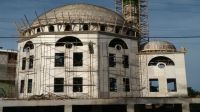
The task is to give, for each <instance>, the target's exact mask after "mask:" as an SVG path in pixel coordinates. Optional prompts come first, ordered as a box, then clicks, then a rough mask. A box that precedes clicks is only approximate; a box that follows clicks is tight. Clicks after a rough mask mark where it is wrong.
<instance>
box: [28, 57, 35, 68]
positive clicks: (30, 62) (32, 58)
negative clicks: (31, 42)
mask: <svg viewBox="0 0 200 112" xmlns="http://www.w3.org/2000/svg"><path fill="white" fill-rule="evenodd" d="M33 62H34V56H33V55H31V56H29V64H28V68H29V69H32V68H33Z"/></svg>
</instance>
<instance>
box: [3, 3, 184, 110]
mask: <svg viewBox="0 0 200 112" xmlns="http://www.w3.org/2000/svg"><path fill="white" fill-rule="evenodd" d="M134 3H135V2H134ZM124 7H125V9H127V10H129V8H130V7H129V5H124ZM136 8H137V7H136ZM131 10H135V11H136V9H134V8H132V9H131ZM136 13H137V12H136ZM138 21H139V18H138V17H136V16H135V15H134V16H133V15H131V16H130V15H129V14H128V12H127V13H125V15H124V16H122V15H120V14H118V13H116V12H114V11H112V10H109V9H106V8H103V7H99V6H96V5H89V4H70V5H64V6H61V7H57V8H54V9H52V10H49V11H47V12H44V13H43V14H41V15H39V16H38V15H37V14H36V18H35V20H33V21H32V23H31V24H30V27H24V28H20V37H19V41H18V65H17V77H16V84H17V90H18V91H17V94H18V99H21V100H19V101H24V100H26V99H29V100H30V102H35V100H36V102H40V101H41V102H40V103H39V104H36V105H37V106H40V105H41V106H44V105H45V106H50V107H51V106H53V105H54V106H55V105H64V106H65V107H64V111H65V112H72V111H73V112H79V111H78V110H79V109H81V110H83V111H84V112H85V110H84V109H86V108H90V110H87V111H89V112H93V111H94V112H97V111H98V112H104V111H105V110H108V111H115V112H118V111H119V112H122V111H126V110H127V112H134V104H137V101H138V102H139V99H140V98H141V99H143V98H144V99H145V98H149V99H151V98H155V97H157V98H158V100H159V98H160V100H159V101H161V102H159V101H158V102H156V101H155V102H154V103H156V104H159V103H163V102H162V101H164V100H162V98H165V97H166V98H170V97H172V98H173V97H185V96H187V83H186V72H185V59H184V54H185V50H184V49H180V50H177V49H176V47H175V46H174V45H173V44H172V43H170V42H167V41H146V42H145V43H140V42H138V41H140V32H139V30H138V29H137V25H138V24H136V23H138ZM131 98H132V99H131ZM45 99H48V100H50V101H44V102H43V100H45ZM51 99H57V100H58V99H63V101H58V102H56V100H51ZM74 99H77V100H74ZM120 99H121V100H122V101H121V100H120ZM38 100H39V101H38ZM65 100H66V101H67V102H68V103H65ZM118 100H119V101H118ZM125 100H126V101H125ZM70 101H72V102H70ZM142 101H144V102H142ZM142 101H141V102H140V104H145V101H146V100H142ZM151 101H154V100H151ZM30 102H29V103H28V102H27V103H26V101H24V102H21V103H20V104H19V105H20V106H21V107H22V106H23V105H22V104H23V103H24V104H25V103H26V106H27V105H28V106H31V107H30V108H26V109H31V108H33V107H32V106H36V105H34V104H35V103H36V102H35V103H30ZM42 102H43V103H42ZM91 102H93V104H91ZM168 102H169V101H168ZM170 104H171V103H170ZM172 104H173V103H172ZM175 104H177V102H175ZM178 104H179V106H178V107H179V108H182V107H181V103H180V102H178ZM13 105H14V104H13V103H12V106H13ZM19 105H18V106H19ZM66 105H67V106H66ZM78 105H82V106H78ZM84 105H86V106H85V107H84ZM95 105H96V106H95ZM106 105H107V106H108V107H107V106H106ZM109 105H110V106H111V107H109ZM12 106H11V107H12ZM15 106H16V107H17V105H15ZM147 106H148V105H147ZM162 106H163V105H159V106H158V107H162ZM170 106H171V105H170ZM172 106H173V105H172ZM50 107H49V108H50ZM137 107H139V106H137ZM137 107H135V111H136V112H142V111H141V110H140V111H138V109H137ZM144 107H145V106H144ZM38 108H39V107H38ZM95 108H97V109H99V110H95ZM142 108H143V107H142ZM163 108H164V107H163ZM166 108H167V106H166ZM12 109H13V108H10V109H9V108H4V110H5V111H4V112H10V111H11V110H12ZM26 109H25V108H24V110H26ZM112 109H114V110H112ZM140 109H141V108H140ZM61 110H62V109H61ZM48 111H50V110H48ZM51 111H52V112H54V111H53V110H51ZM41 112H42V111H41ZM167 112H168V111H167ZM178 112H179V111H178ZM181 112H182V111H181ZM183 112H187V111H183Z"/></svg>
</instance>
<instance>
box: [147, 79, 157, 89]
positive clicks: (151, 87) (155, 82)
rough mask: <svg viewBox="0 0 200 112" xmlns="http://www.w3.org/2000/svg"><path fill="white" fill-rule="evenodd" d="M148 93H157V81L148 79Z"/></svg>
mask: <svg viewBox="0 0 200 112" xmlns="http://www.w3.org/2000/svg"><path fill="white" fill-rule="evenodd" d="M149 86H150V92H159V84H158V79H149Z"/></svg>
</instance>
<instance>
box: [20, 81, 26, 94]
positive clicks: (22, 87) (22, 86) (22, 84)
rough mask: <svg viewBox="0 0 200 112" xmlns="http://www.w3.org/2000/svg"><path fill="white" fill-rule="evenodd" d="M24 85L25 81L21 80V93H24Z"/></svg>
mask: <svg viewBox="0 0 200 112" xmlns="http://www.w3.org/2000/svg"><path fill="white" fill-rule="evenodd" d="M24 84H25V80H21V81H20V91H19V92H20V93H24Z"/></svg>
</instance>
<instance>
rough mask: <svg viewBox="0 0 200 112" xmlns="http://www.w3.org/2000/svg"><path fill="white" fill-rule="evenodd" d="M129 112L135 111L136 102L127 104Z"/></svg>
mask: <svg viewBox="0 0 200 112" xmlns="http://www.w3.org/2000/svg"><path fill="white" fill-rule="evenodd" d="M127 112H135V109H134V104H128V105H127Z"/></svg>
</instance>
